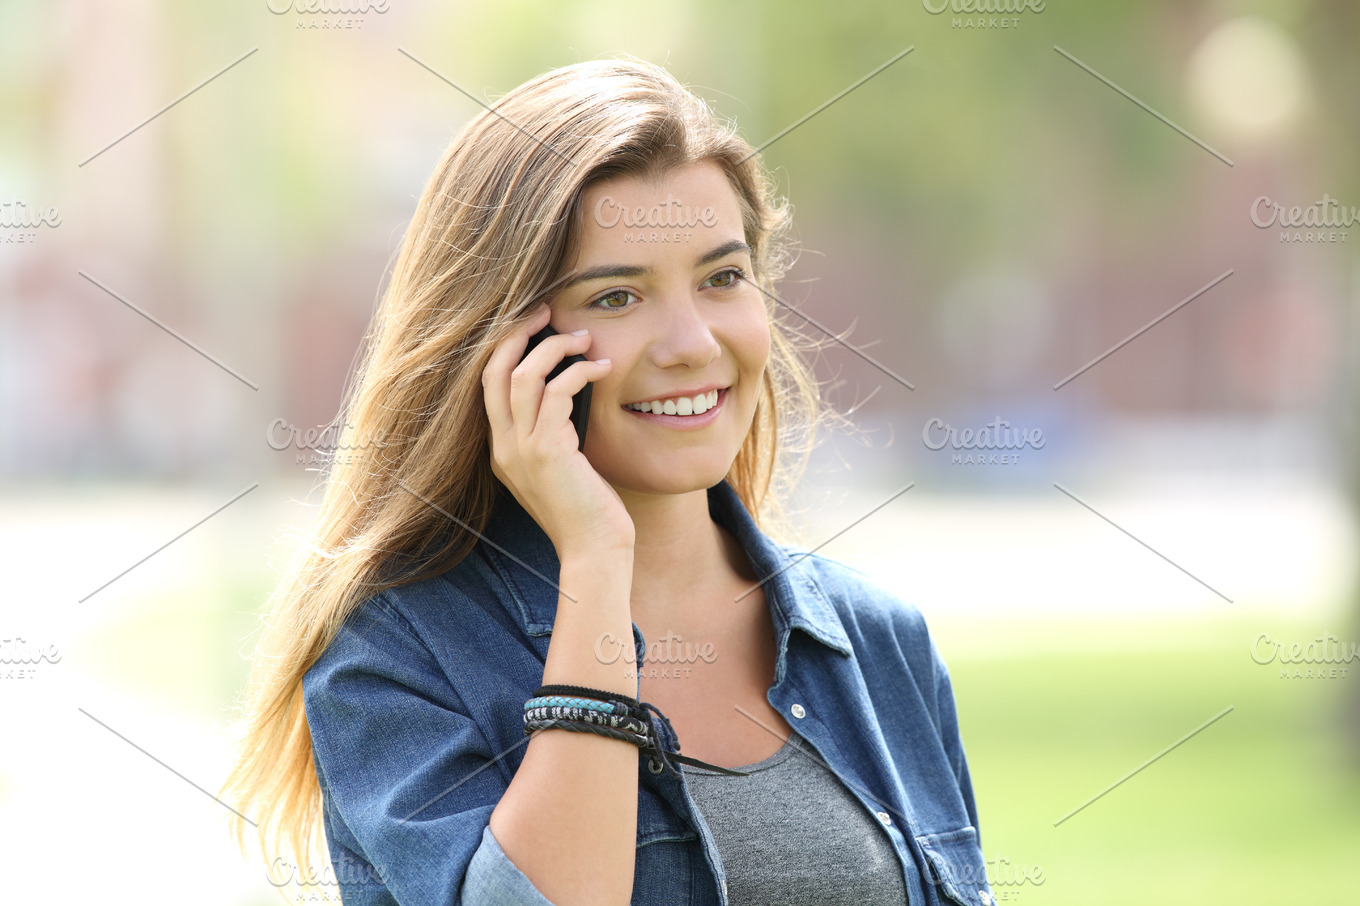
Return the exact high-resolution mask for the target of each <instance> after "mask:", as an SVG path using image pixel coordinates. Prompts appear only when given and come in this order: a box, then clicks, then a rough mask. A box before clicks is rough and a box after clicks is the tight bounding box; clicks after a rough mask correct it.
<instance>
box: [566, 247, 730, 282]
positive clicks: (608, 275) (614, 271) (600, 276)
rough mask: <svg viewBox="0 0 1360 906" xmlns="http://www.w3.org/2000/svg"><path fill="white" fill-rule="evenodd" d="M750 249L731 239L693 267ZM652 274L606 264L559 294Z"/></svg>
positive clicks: (582, 275) (644, 269)
mask: <svg viewBox="0 0 1360 906" xmlns="http://www.w3.org/2000/svg"><path fill="white" fill-rule="evenodd" d="M750 251H751V247H750V246H749V245H747V244H746V243H745V242H742V241H741V240H740V239H733V240H732V241H731V242H724V243H723V244H722V245H720V246H718V247H717V248H715V249H713V250H712V251H710V252H709V253H708V254H706V255H704V256H703V257H702V258H700V259H699V260H697V261H695V262H694V266H695V267H703V266H704V265H705V264H711V263H713V262H714V261H717V260H718V259H719V258H725V257H726V256H728V255H730V254H732V253H733V252H750ZM651 273H652V269H651V268H650V267H638V266H636V265H624V264H606V265H602V266H600V267H592V268H591V269H590V270H586V271H582V272H581V273H579V274H577V275H576V276H575V277H573V278H572V279H571V280H569V281H568V282H567V284H566V285H565V286H563V287H562V289H561V290H559V292H564V291H566V290H569V289H571V288H572V287H573V286H575V285H576V284H578V283H586V282H588V281H591V280H605V279H611V280H612V279H614V278H616V277H646V276H649V275H650V274H651Z"/></svg>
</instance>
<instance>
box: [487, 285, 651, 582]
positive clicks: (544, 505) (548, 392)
mask: <svg viewBox="0 0 1360 906" xmlns="http://www.w3.org/2000/svg"><path fill="white" fill-rule="evenodd" d="M550 318H551V309H550V308H549V307H548V306H547V305H544V306H543V307H542V308H540V309H539V310H538V311H537V312H535V313H534V314H533V315H531V316H530V317H529V319H528V320H527V321H526V322H525V323H524V324H523V325H522V326H521V327H520V328H519V329H518V330H516V331H515V332H514V333H512V334H511V335H510V336H508V337H506V338H505V339H504V340H502V341H501V342H500V343H498V344H497V345H496V348H495V350H494V351H493V352H492V353H491V358H490V359H489V360H488V361H487V364H486V368H485V369H483V371H482V387H483V395H484V397H485V401H486V414H487V418H488V420H489V422H490V426H491V431H490V443H491V471H492V472H493V473H494V474H495V476H496V477H497V478H498V479H500V480H501V482H502V483H503V484H504V485H505V486H506V487H507V488H509V489H510V492H511V493H512V494H514V495H515V499H516V500H518V501H519V502H520V505H521V506H523V507H524V509H525V510H526V511H527V512H528V513H529V515H530V516H532V517H533V518H534V521H535V522H537V523H538V524H539V526H541V527H542V529H543V531H544V532H545V533H546V534H547V535H548V538H549V539H551V540H552V543H553V546H554V547H555V548H556V549H557V554H558V558H559V559H563V560H564V559H566V556H567V554H568V552H570V553H572V554H576V553H580V554H584V555H589V554H591V553H592V552H595V551H597V550H598V549H599V548H601V547H608V548H610V549H617V548H618V547H619V546H621V545H623V546H627V547H628V548H630V549H631V547H632V545H633V540H634V538H635V531H634V528H633V520H632V518H631V517H630V516H629V515H628V511H627V509H625V508H624V506H623V501H622V500H620V499H619V495H618V494H617V493H616V492H615V491H614V488H613V487H612V486H610V484H609V482H607V481H605V480H604V478H602V477H601V476H600V474H599V473H598V472H596V471H595V468H594V467H593V466H592V465H591V464H590V461H589V460H588V459H586V457H585V454H583V453H582V452H581V451H580V450H579V449H578V446H579V438H578V436H577V434H576V429H575V427H574V426H573V425H572V423H571V406H572V397H573V396H574V395H575V394H576V393H577V392H578V391H579V390H581V388H583V387H585V385H586V382H588V381H594V380H599V379H600V378H602V377H604V376H605V375H607V374H609V371H610V369H611V368H612V367H613V366H612V364H610V362H609V361H608V360H607V359H602V360H600V361H595V362H591V361H586V362H576V363H575V364H573V365H570V366H568V367H567V368H566V369H564V370H563V372H562V373H561V374H559V375H558V376H557V377H556V378H554V379H553V380H552V381H550V382H547V383H545V379H546V378H547V375H548V372H550V371H552V369H553V368H554V367H555V366H556V365H557V364H558V363H559V362H561V361H562V359H564V358H566V357H567V356H569V355H581V354H584V353H585V351H586V350H587V349H588V348H590V335H589V334H584V335H581V336H575V335H572V334H555V335H553V336H550V337H548V338H547V339H545V340H543V342H541V343H539V344H538V345H537V346H536V347H534V349H533V350H532V351H530V353H529V354H528V355H527V356H526V355H524V350H525V348H526V347H527V346H528V344H529V337H531V336H533V335H534V334H535V333H537V332H538V331H539V330H541V329H542V328H543V327H544V325H546V324H547V323H548V321H549V320H550ZM521 358H523V361H520V359H521Z"/></svg>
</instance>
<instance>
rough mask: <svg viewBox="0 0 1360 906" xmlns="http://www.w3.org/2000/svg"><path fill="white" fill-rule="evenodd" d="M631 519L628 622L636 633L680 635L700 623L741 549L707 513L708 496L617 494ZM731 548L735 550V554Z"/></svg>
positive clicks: (736, 567) (734, 568) (704, 491)
mask: <svg viewBox="0 0 1360 906" xmlns="http://www.w3.org/2000/svg"><path fill="white" fill-rule="evenodd" d="M619 498H620V499H621V500H622V501H623V505H624V506H625V507H626V508H627V509H628V514H629V515H630V516H631V517H632V519H633V527H634V531H635V533H636V536H635V538H636V540H635V542H634V546H633V551H634V553H633V589H632V594H631V601H632V610H633V619H634V621H635V622H637V624H638V625H639V626H640V627H644V633H645V631H646V630H645V627H646V626H658V625H660V626H663V628H664V627H666V626H670V627H673V628H676V629H680V628H681V627H682V626H687V625H692V624H693V623H695V622H696V621H702V620H703V618H704V617H703V614H702V613H701V612H700V606H701V605H703V604H704V603H706V602H707V603H711V602H712V600H713V594H712V591H713V589H715V588H717V587H719V586H722V587H726V586H724V585H723V583H724V582H727V583H729V584H730V577H731V576H732V574H733V572H734V571H738V570H740V569H741V567H740V564H739V563H738V562H734V559H733V558H734V555H740V553H741V551H740V545H739V544H738V543H737V542H736V539H735V538H733V537H732V536H731V535H730V534H728V533H727V532H725V531H724V530H723V529H722V528H721V527H720V526H719V525H718V524H717V523H716V522H714V521H713V519H712V517H711V516H709V512H708V491H707V489H703V488H701V489H699V490H697V491H689V492H687V493H684V494H636V493H633V492H631V491H619ZM734 548H736V550H735V551H734Z"/></svg>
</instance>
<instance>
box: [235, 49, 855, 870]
mask: <svg viewBox="0 0 1360 906" xmlns="http://www.w3.org/2000/svg"><path fill="white" fill-rule="evenodd" d="M697 161H713V162H715V163H717V164H718V165H719V166H720V167H721V168H722V170H723V171H724V173H725V174H726V175H727V178H728V180H729V181H730V183H731V185H732V187H733V189H734V190H735V193H736V195H737V198H738V200H739V203H740V207H741V213H742V224H743V229H744V233H745V237H744V238H745V240H746V242H747V244H748V245H750V247H751V249H752V264H753V270H754V273H753V274H752V279H754V281H755V282H756V284H757V285H758V286H759V287H760V288H761V289H762V291H763V292H764V295H765V299H766V303H767V311H768V312H769V315H770V323H771V347H770V356H769V360H768V363H767V367H766V373H765V378H764V385H763V387H762V388H761V393H760V399H759V403H758V405H757V408H756V411H755V416H754V420H753V423H752V426H751V430H750V432H749V434H748V435H747V437H746V439H745V441H744V442H743V444H742V446H741V449H740V451H739V452H738V453H737V456H736V458H735V460H734V461H733V463H732V466H731V470H730V471H729V473H728V475H727V480H728V481H729V482H730V483H731V485H732V487H733V489H734V490H735V491H736V493H737V495H738V496H739V497H740V498H741V500H742V503H743V504H744V505H745V506H746V508H747V510H748V511H750V513H751V515H752V516H753V517H754V518H756V519H757V521H758V523H759V524H761V525H762V528H763V529H765V530H766V531H768V532H770V533H771V534H773V535H776V536H778V535H779V534H780V533H782V532H783V531H785V530H786V528H787V525H786V517H787V514H786V512H785V510H784V509H783V507H782V505H781V501H780V497H781V494H782V492H783V489H785V488H791V487H792V483H793V482H794V481H796V479H797V477H798V476H799V475H801V473H802V471H803V469H804V467H805V466H806V462H807V455H808V452H809V451H810V449H811V446H812V436H813V432H814V430H815V428H816V426H817V424H818V422H819V421H822V420H824V419H825V418H826V417H828V416H830V417H832V418H835V417H836V414H835V413H834V412H832V411H831V410H829V409H828V408H826V407H824V405H823V404H822V402H821V399H820V395H819V393H818V387H817V384H816V382H815V380H814V379H813V376H812V374H811V371H810V369H809V366H808V365H807V364H805V363H804V362H803V360H802V358H801V355H800V353H801V350H802V349H803V348H805V347H806V345H807V342H806V340H805V339H804V338H803V337H802V336H801V334H799V333H798V332H797V331H796V330H794V329H792V328H790V327H788V326H787V325H785V324H784V323H783V322H781V320H780V319H779V318H778V317H776V314H777V309H776V306H775V302H774V300H773V286H774V283H775V281H776V280H778V279H779V278H780V277H781V276H782V275H783V273H784V271H785V269H786V267H787V265H788V263H789V260H788V239H787V233H788V229H789V225H790V212H789V208H788V204H787V202H785V201H783V200H781V199H776V198H775V197H774V195H773V185H772V183H771V181H770V179H769V177H768V176H767V174H766V172H765V170H764V168H763V165H762V164H761V162H760V159H759V158H758V157H757V156H756V155H755V152H754V151H753V150H752V149H751V147H750V146H749V145H748V144H747V143H746V142H745V141H744V140H743V139H741V138H740V137H739V136H738V135H737V134H736V133H735V130H734V129H733V128H732V127H731V126H729V125H724V124H721V123H719V121H718V120H717V119H716V118H715V117H714V115H713V114H712V113H711V112H710V111H709V109H708V108H707V106H706V105H705V104H704V102H703V101H701V100H700V99H698V98H696V97H695V96H694V95H693V94H691V93H690V92H689V91H688V90H687V89H685V88H684V87H683V86H682V85H680V84H679V83H678V82H677V81H676V80H675V79H674V77H673V76H671V75H670V73H668V72H667V71H666V70H665V69H663V68H661V67H659V66H656V65H654V64H651V63H647V62H644V61H640V60H636V59H633V58H626V59H616V60H601V61H592V62H584V63H579V64H575V65H571V66H566V67H563V68H560V69H555V70H552V71H550V72H547V73H545V74H543V75H541V76H538V77H537V78H535V79H532V80H530V81H529V82H526V83H525V84H523V85H521V86H520V87H518V88H516V89H515V90H513V91H511V92H510V93H509V94H507V95H506V96H505V97H504V98H502V99H501V100H500V102H499V103H498V104H496V106H495V108H494V110H488V111H486V112H483V113H481V114H480V115H478V116H477V117H476V118H475V119H473V120H472V121H471V122H470V123H469V124H468V125H467V126H466V127H465V128H464V129H463V130H462V132H461V133H460V134H459V135H458V136H457V137H456V138H454V140H453V141H452V143H451V144H450V145H449V147H448V149H447V150H446V151H445V153H444V155H443V158H442V159H441V160H440V162H439V164H438V165H437V166H436V168H435V170H434V173H433V175H432V176H431V177H430V180H429V182H428V184H427V185H426V187H425V190H424V192H423V193H422V195H421V197H420V201H419V203H418V204H417V206H416V210H415V214H414V216H413V217H412V220H411V223H410V226H409V227H408V228H407V230H406V235H405V238H404V239H403V241H402V244H401V249H400V252H399V254H398V257H397V261H396V264H395V266H394V268H393V270H392V274H391V278H390V280H389V282H388V285H387V287H386V291H385V292H384V294H383V298H382V301H381V303H380V305H379V306H378V309H377V311H376V313H375V315H374V318H373V322H372V326H371V327H370V330H369V335H368V339H367V349H366V352H365V355H364V359H363V361H362V364H361V365H360V367H359V369H358V371H357V373H356V376H355V379H354V381H353V383H352V384H351V386H350V388H349V390H348V392H347V403H346V406H345V408H344V411H343V416H342V417H341V418H340V419H338V420H337V421H338V422H339V423H340V424H343V425H344V430H343V432H342V434H341V441H340V443H339V448H340V449H342V450H344V452H345V455H344V456H343V457H337V458H335V459H333V461H332V462H331V463H330V465H329V469H328V472H327V475H326V479H325V494H324V499H323V502H322V504H321V507H320V512H319V513H318V518H317V523H316V528H315V529H314V530H313V534H312V537H311V539H310V542H309V544H308V545H307V547H306V549H305V550H304V551H303V553H302V555H301V556H300V557H299V559H298V560H297V562H296V563H295V565H294V566H293V568H292V570H291V571H290V573H289V574H288V575H287V576H286V577H285V578H284V580H283V581H282V582H281V583H280V585H279V587H278V589H277V591H276V592H275V594H274V596H273V598H272V600H271V603H270V608H271V616H270V618H269V619H268V620H267V621H266V625H265V629H264V634H263V637H262V639H261V642H260V645H259V648H258V650H257V651H256V654H255V659H254V663H253V669H252V673H251V681H250V686H249V690H248V698H247V701H246V702H245V704H244V705H243V710H244V712H245V713H244V719H243V721H242V725H241V726H242V732H243V740H242V746H241V750H240V752H239V756H238V760H237V762H236V764H235V765H234V767H233V770H232V772H231V774H230V775H229V777H228V778H227V781H226V783H225V785H224V787H223V790H222V795H223V798H224V800H225V801H226V802H228V803H230V804H231V805H232V806H233V808H234V809H236V810H239V811H238V814H240V813H244V814H245V815H249V816H252V817H254V818H258V819H259V824H258V831H257V832H258V835H259V842H260V846H261V848H262V850H263V851H264V853H265V859H266V861H268V860H269V859H270V858H271V851H272V853H273V855H275V856H278V855H282V854H284V853H289V852H291V854H293V855H295V856H297V857H298V858H300V859H301V858H306V857H307V856H308V854H309V853H313V852H319V848H318V847H317V843H318V842H319V835H318V834H317V829H318V827H320V814H321V813H320V810H321V795H320V788H319V786H318V784H317V777H316V773H315V769H314V767H313V763H312V747H311V735H310V733H309V731H308V727H307V718H306V714H305V713H304V710H303V694H302V678H303V674H304V673H305V672H306V671H307V670H308V668H310V667H311V666H312V664H314V663H315V662H316V660H317V659H318V658H319V657H320V655H321V653H322V652H323V651H324V650H325V648H326V646H327V645H328V644H329V643H330V641H331V640H332V639H333V638H334V637H335V635H336V633H337V631H338V630H339V628H340V627H341V625H342V624H343V623H344V621H345V620H346V618H347V617H349V616H350V615H351V614H352V613H353V612H354V611H355V609H356V608H357V607H358V606H359V605H360V604H361V603H362V602H363V601H364V600H365V599H367V598H369V597H371V596H372V595H374V594H376V593H378V592H379V591H381V590H383V589H385V588H390V587H393V586H396V585H400V584H403V583H406V582H412V581H416V580H419V579H422V578H426V577H429V576H433V575H437V574H439V573H442V572H444V571H446V570H448V569H449V568H450V567H452V566H453V565H454V564H456V563H457V562H458V561H459V560H461V559H462V558H463V557H464V556H466V555H467V554H468V553H469V551H470V550H471V549H472V547H473V545H474V544H475V542H476V540H477V534H475V533H473V532H468V531H463V530H459V529H458V528H457V527H456V526H453V525H452V524H451V520H449V519H448V518H446V517H445V516H444V515H443V514H441V512H440V510H443V511H444V512H445V513H448V514H450V515H452V516H454V517H456V518H457V519H458V520H459V521H461V522H463V523H465V524H466V525H468V526H470V527H471V528H473V529H474V530H475V531H476V532H481V531H482V529H483V528H484V527H485V525H486V522H487V519H488V517H489V515H490V511H491V507H492V503H493V501H494V497H495V492H496V483H497V480H496V478H495V477H494V476H493V474H492V471H491V465H490V454H489V447H488V443H487V433H488V424H487V416H486V409H485V406H484V403H483V399H482V386H481V373H482V369H483V367H484V366H485V364H486V361H487V359H488V357H489V356H490V353H491V351H492V348H493V347H494V346H495V344H496V343H498V342H499V341H500V340H501V339H502V338H504V337H505V336H507V335H508V334H509V333H510V332H511V331H513V330H514V329H516V327H517V325H518V324H519V322H520V321H521V320H522V319H523V318H524V317H525V316H526V315H528V314H530V313H531V311H532V309H533V307H534V305H535V304H537V302H538V301H540V299H541V297H543V296H545V295H547V294H548V293H550V292H551V290H552V288H553V287H554V281H556V280H559V279H560V277H561V276H562V275H563V273H564V269H565V268H566V267H568V266H569V265H570V262H571V260H572V252H573V248H572V243H573V241H574V237H575V236H577V235H579V232H578V231H579V224H580V223H581V217H582V210H581V201H582V195H583V193H584V190H585V188H586V187H587V186H588V185H590V184H592V183H595V182H598V181H600V180H604V179H610V178H614V177H618V176H624V175H641V176H654V175H659V174H664V173H666V172H667V171H669V170H671V169H673V168H675V167H678V166H682V165H685V164H688V163H692V162H697ZM781 430H782V431H783V433H784V437H783V439H781V438H780V432H781ZM374 439H380V441H379V442H373V441H374ZM790 450H794V451H799V452H801V454H802V455H801V456H799V457H796V458H791V457H788V456H787V455H782V454H784V453H787V452H788V451H790ZM425 501H429V503H433V504H436V505H437V506H438V508H439V509H436V508H435V507H432V506H430V505H429V503H426V502H425ZM762 509H764V510H765V511H767V513H768V518H767V519H766V520H764V521H761V519H760V516H761V512H762ZM245 824H246V821H245V820H244V819H243V818H239V817H238V818H235V819H233V831H234V833H235V835H236V839H237V841H238V843H242V842H243V836H244V833H245Z"/></svg>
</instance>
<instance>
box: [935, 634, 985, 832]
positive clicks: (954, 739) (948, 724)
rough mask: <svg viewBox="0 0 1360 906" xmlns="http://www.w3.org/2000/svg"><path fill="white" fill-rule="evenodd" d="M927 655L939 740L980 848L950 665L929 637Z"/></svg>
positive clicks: (976, 814)
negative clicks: (932, 676)
mask: <svg viewBox="0 0 1360 906" xmlns="http://www.w3.org/2000/svg"><path fill="white" fill-rule="evenodd" d="M930 655H931V659H932V660H933V661H934V663H935V709H936V713H937V714H938V715H939V721H940V723H939V726H940V741H941V743H942V744H943V745H944V752H945V756H946V757H947V758H948V759H949V766H950V767H951V768H953V770H954V777H955V778H956V780H957V781H958V785H959V794H960V795H961V796H962V797H963V806H964V808H965V809H967V811H968V821H969V823H970V824H972V825H973V827H974V829H976V830H977V831H978V846H979V847H981V845H982V842H981V833H982V832H981V829H980V828H978V812H977V801H976V799H975V798H974V796H973V780H972V776H971V775H970V774H969V772H968V759H967V757H966V756H965V755H964V753H963V736H962V735H961V734H960V732H959V718H958V711H957V709H956V707H955V705H954V686H953V683H952V682H951V681H950V679H949V668H948V667H946V666H945V663H944V658H943V657H941V656H940V652H939V650H938V649H937V648H936V647H935V640H934V639H933V638H932V639H930Z"/></svg>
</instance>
